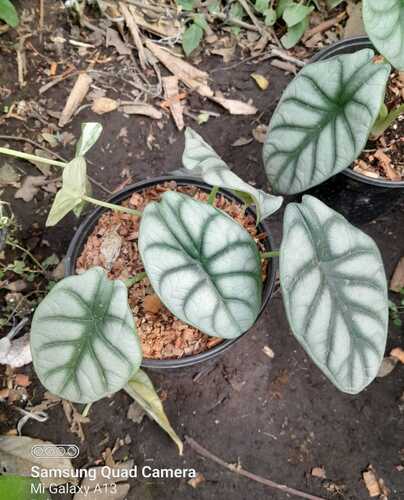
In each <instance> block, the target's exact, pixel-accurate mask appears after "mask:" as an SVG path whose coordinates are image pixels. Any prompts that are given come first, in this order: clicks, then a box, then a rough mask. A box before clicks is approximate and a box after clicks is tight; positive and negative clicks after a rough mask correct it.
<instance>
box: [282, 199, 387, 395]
mask: <svg viewBox="0 0 404 500" xmlns="http://www.w3.org/2000/svg"><path fill="white" fill-rule="evenodd" d="M283 231H284V236H283V239H282V245H281V250H280V280H281V287H282V294H283V299H284V304H285V309H286V313H287V316H288V320H289V324H290V327H291V329H292V331H293V333H294V335H295V337H296V338H297V339H298V340H299V342H300V343H301V344H302V345H303V347H304V348H305V350H306V351H307V353H308V354H309V355H310V356H311V358H312V359H313V361H314V362H315V363H316V364H317V366H318V367H319V368H320V369H321V370H322V371H323V372H324V374H325V375H326V376H327V377H328V378H329V379H330V380H331V381H332V382H333V383H334V384H335V385H336V386H337V387H338V388H339V389H340V390H342V391H344V392H347V393H350V394H356V393H358V392H360V391H361V390H362V389H363V388H364V387H366V386H367V385H368V384H369V383H370V382H371V381H372V380H373V379H374V378H375V377H376V375H377V373H378V370H379V367H380V364H381V362H382V360H383V355H384V350H385V345H386V338H387V323H388V302H387V282H386V276H385V273H384V268H383V262H382V259H381V256H380V253H379V250H378V248H377V246H376V244H375V243H374V241H373V240H372V239H371V238H370V237H369V236H367V235H366V234H365V233H363V232H362V231H360V230H359V229H357V228H355V227H354V226H352V225H351V224H350V223H349V222H348V221H347V220H346V219H344V217H342V215H339V214H338V213H337V212H335V211H334V210H331V209H330V208H328V207H327V206H326V205H324V203H322V202H320V201H319V200H317V199H316V198H313V197H312V196H304V197H303V201H302V203H301V204H297V203H291V204H289V205H288V206H287V208H286V211H285V218H284V225H283Z"/></svg>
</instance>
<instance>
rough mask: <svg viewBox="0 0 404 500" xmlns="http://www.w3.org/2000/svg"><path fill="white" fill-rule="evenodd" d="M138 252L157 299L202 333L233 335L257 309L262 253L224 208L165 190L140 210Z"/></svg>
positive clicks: (250, 322)
mask: <svg viewBox="0 0 404 500" xmlns="http://www.w3.org/2000/svg"><path fill="white" fill-rule="evenodd" d="M139 250H140V255H141V257H142V261H143V264H144V267H145V270H146V273H147V276H148V278H149V280H150V282H151V284H152V286H153V288H154V290H155V292H156V293H157V294H158V296H159V297H160V299H161V301H162V302H163V303H164V304H165V305H166V307H167V308H168V309H169V310H170V311H171V312H172V313H173V314H174V315H175V316H176V317H177V318H179V319H181V320H182V321H184V322H186V323H188V324H190V325H192V326H194V327H196V328H199V329H200V330H201V331H202V332H204V333H206V334H208V335H213V336H216V337H223V338H234V337H238V336H239V335H241V334H242V333H243V332H245V331H247V330H248V329H249V328H250V327H251V326H252V325H253V324H254V322H255V320H256V318H257V316H258V313H259V310H260V307H261V293H262V278H261V266H260V256H259V253H258V250H257V246H256V244H255V242H254V240H253V239H252V238H251V236H250V235H249V233H248V232H247V231H246V230H245V229H244V228H243V227H242V226H241V225H240V224H238V223H237V222H235V221H234V220H233V219H232V218H231V217H229V216H228V215H226V214H225V213H224V212H222V211H220V210H218V209H216V208H214V207H212V206H211V205H208V204H207V203H203V202H200V201H196V200H194V199H192V198H190V197H189V196H185V195H183V194H179V193H175V192H166V193H164V195H163V196H162V199H161V201H160V202H159V203H150V204H149V205H147V207H146V209H145V210H144V212H143V217H142V220H141V224H140V230H139Z"/></svg>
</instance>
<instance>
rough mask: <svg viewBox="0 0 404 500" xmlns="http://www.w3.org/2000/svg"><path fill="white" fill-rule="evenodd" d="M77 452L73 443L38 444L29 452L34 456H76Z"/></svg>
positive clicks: (77, 448) (77, 449) (76, 447)
mask: <svg viewBox="0 0 404 500" xmlns="http://www.w3.org/2000/svg"><path fill="white" fill-rule="evenodd" d="M79 453H80V450H79V447H78V446H76V445H75V444H58V445H56V444H43V445H41V444H38V445H35V446H33V447H32V448H31V454H32V456H34V457H36V458H65V457H66V458H76V457H78V456H79Z"/></svg>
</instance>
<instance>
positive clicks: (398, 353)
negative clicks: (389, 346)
mask: <svg viewBox="0 0 404 500" xmlns="http://www.w3.org/2000/svg"><path fill="white" fill-rule="evenodd" d="M390 356H393V358H397V359H398V360H399V361H400V363H403V364H404V351H403V349H401V347H396V348H394V349H393V350H392V351H391V352H390Z"/></svg>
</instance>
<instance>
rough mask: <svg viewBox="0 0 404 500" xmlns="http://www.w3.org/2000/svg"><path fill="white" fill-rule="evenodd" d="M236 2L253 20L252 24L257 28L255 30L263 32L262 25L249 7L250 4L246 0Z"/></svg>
mask: <svg viewBox="0 0 404 500" xmlns="http://www.w3.org/2000/svg"><path fill="white" fill-rule="evenodd" d="M238 3H239V4H240V5H241V6H242V7H243V9H244V10H245V11H246V13H247V15H248V17H249V18H250V19H251V21H252V22H253V24H254V26H255V27H256V28H257V30H258V31H259V32H260V33H261V34H262V35H263V34H264V30H263V29H262V26H261V25H260V23H259V21H258V19H257V18H256V17H255V15H254V13H253V11H252V10H251V9H250V6H249V5H248V3H247V2H246V0H238Z"/></svg>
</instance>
